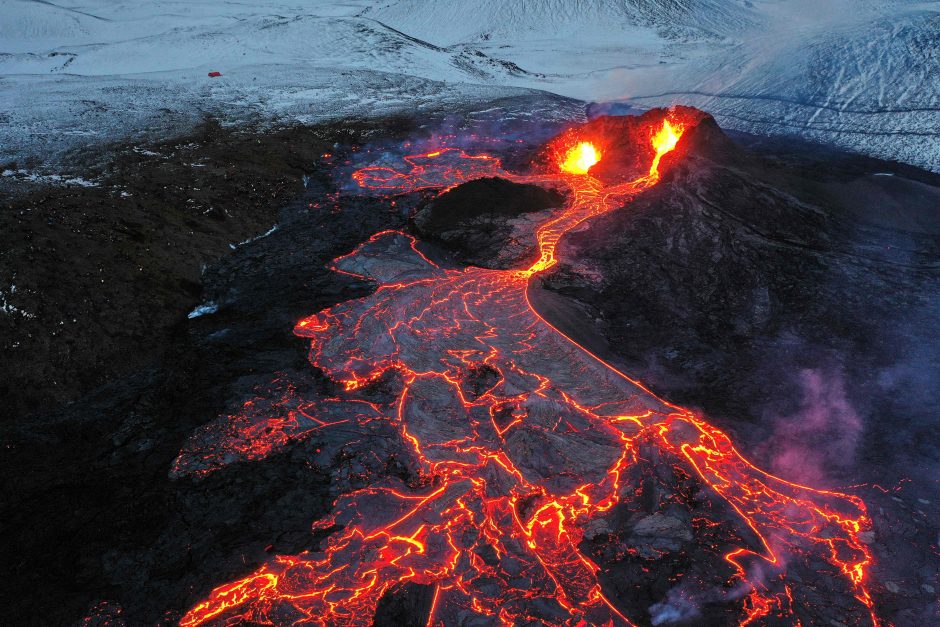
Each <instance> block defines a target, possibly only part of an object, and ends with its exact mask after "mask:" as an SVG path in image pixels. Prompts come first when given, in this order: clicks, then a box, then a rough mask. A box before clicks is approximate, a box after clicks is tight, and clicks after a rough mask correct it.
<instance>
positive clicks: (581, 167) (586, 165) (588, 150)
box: [559, 142, 601, 174]
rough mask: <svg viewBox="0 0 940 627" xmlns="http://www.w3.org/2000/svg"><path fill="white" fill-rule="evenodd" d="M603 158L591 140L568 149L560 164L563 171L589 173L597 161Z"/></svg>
mask: <svg viewBox="0 0 940 627" xmlns="http://www.w3.org/2000/svg"><path fill="white" fill-rule="evenodd" d="M600 160H601V156H600V154H598V152H597V149H596V148H595V147H594V144H592V143H591V142H581V143H580V144H578V145H577V146H575V147H574V148H572V149H571V150H569V151H568V153H567V154H566V155H565V158H564V160H563V161H562V162H561V164H560V166H559V167H560V169H561V171H562V172H567V173H569V174H587V171H588V170H590V169H591V166H593V165H594V164H595V163H597V162H598V161H600Z"/></svg>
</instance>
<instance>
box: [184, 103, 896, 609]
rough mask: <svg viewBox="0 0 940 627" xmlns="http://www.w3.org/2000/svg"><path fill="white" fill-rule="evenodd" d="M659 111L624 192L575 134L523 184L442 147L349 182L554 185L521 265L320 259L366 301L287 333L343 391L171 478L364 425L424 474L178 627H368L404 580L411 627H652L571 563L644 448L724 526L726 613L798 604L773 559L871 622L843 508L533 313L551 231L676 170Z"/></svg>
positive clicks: (204, 453)
mask: <svg viewBox="0 0 940 627" xmlns="http://www.w3.org/2000/svg"><path fill="white" fill-rule="evenodd" d="M664 116H665V117H664ZM664 116H661V117H660V118H659V120H657V122H656V125H655V126H652V125H651V126H650V127H649V128H648V129H647V130H646V135H645V137H646V138H647V139H646V141H647V142H648V143H649V145H648V146H644V147H643V148H644V151H645V152H643V154H644V155H645V154H649V155H650V156H651V157H652V159H651V160H649V159H647V161H646V163H647V164H648V168H649V169H648V170H643V171H641V172H640V173H639V174H638V175H637V176H635V177H633V178H632V179H631V180H625V181H619V182H609V181H608V182H604V181H602V180H601V179H600V178H598V177H594V176H592V174H591V170H592V166H593V165H594V164H595V163H598V162H600V163H603V161H604V159H605V158H609V157H611V156H612V155H611V154H610V151H611V150H613V148H612V147H605V146H604V145H603V142H599V145H598V146H595V145H594V144H591V145H590V148H585V147H584V146H582V145H581V144H582V143H584V142H583V141H582V142H581V143H577V144H572V143H571V141H572V140H571V137H573V135H571V134H569V135H568V136H565V137H563V138H561V139H560V140H559V142H561V143H558V144H557V145H556V147H555V149H556V152H558V158H557V160H555V161H554V163H553V164H552V165H553V167H551V168H543V171H542V172H540V173H535V174H527V175H518V174H512V173H509V172H506V171H503V169H502V167H501V165H500V162H499V161H498V160H497V159H495V158H493V157H489V156H486V155H471V154H467V153H464V152H462V151H459V150H457V149H446V148H445V149H442V150H440V151H436V152H433V153H427V154H423V155H414V156H411V157H408V158H407V159H406V160H405V162H404V163H403V164H402V165H401V167H400V168H387V167H378V166H376V167H371V168H366V169H364V170H360V171H358V172H356V174H355V180H356V181H357V182H358V183H359V185H360V186H362V187H364V188H367V189H371V190H372V193H382V194H387V195H389V196H392V195H394V194H398V193H401V192H407V191H413V190H415V189H419V188H442V187H450V186H453V185H456V184H459V183H461V182H463V181H465V180H469V179H472V178H478V177H481V176H502V177H504V178H507V179H510V180H513V181H516V182H525V183H535V184H543V185H554V186H563V187H565V188H567V189H568V190H569V194H568V201H567V204H566V206H565V207H564V208H563V209H561V210H558V211H557V212H556V214H555V215H553V216H550V217H548V218H546V219H545V220H544V221H543V222H542V223H541V224H540V225H539V226H538V230H537V233H536V235H537V237H536V239H537V242H538V253H539V255H538V258H537V259H534V260H533V261H532V263H531V264H530V265H528V266H527V267H522V268H518V269H515V270H493V269H487V268H480V267H444V266H442V265H438V264H437V263H435V262H434V261H432V260H431V259H429V258H428V256H426V255H425V254H423V253H422V252H421V245H420V242H418V241H416V240H415V239H414V238H413V237H411V236H409V235H407V234H405V233H402V232H398V231H389V232H382V233H377V234H376V235H374V236H373V237H372V238H371V239H370V240H369V241H367V242H365V243H363V244H362V245H360V246H359V247H358V248H357V249H356V250H354V251H352V252H350V253H349V254H347V255H345V256H343V257H341V258H339V259H337V260H335V261H334V269H335V270H336V271H338V272H344V273H348V274H352V275H355V276H358V277H364V278H367V279H369V280H372V281H374V282H375V283H376V285H377V289H376V290H375V292H374V293H373V294H371V295H369V296H367V297H365V298H361V299H358V300H353V301H348V302H344V303H340V304H338V305H336V306H334V307H331V308H329V309H327V310H325V311H322V312H319V313H317V314H315V315H312V316H310V317H308V318H305V319H303V320H301V321H299V322H298V323H297V325H296V327H295V333H296V334H297V335H298V336H301V337H304V338H308V339H309V340H310V346H311V348H310V361H311V362H312V363H313V364H314V365H315V366H317V367H318V368H320V369H322V370H323V371H324V372H325V373H327V375H328V376H329V377H330V378H331V379H332V380H333V381H335V382H337V383H338V384H340V385H341V387H342V388H343V390H344V391H343V392H342V393H340V394H337V396H336V397H335V398H323V399H315V400H310V401H305V402H298V401H294V402H292V403H288V405H289V407H288V409H286V410H284V411H283V412H281V414H280V415H279V417H277V418H275V417H272V416H266V415H264V412H259V411H258V410H257V409H252V408H250V407H246V409H245V411H244V412H243V413H242V414H241V415H239V416H234V417H228V418H226V419H224V420H223V421H222V423H219V422H217V423H214V425H215V426H212V425H210V426H209V427H207V428H206V430H204V431H203V432H201V433H200V434H198V436H194V439H193V441H192V442H191V443H190V444H189V445H187V448H186V449H184V451H183V452H182V453H181V454H180V457H179V458H178V459H177V461H176V466H175V468H174V473H175V474H177V475H185V474H199V473H205V472H210V471H211V470H213V469H214V468H216V467H218V466H219V465H222V464H224V463H230V462H231V461H244V460H258V459H261V458H263V457H264V456H265V455H267V454H269V453H270V451H272V450H275V449H277V448H279V447H284V446H288V445H289V444H290V443H291V442H293V441H297V440H298V439H301V438H305V437H309V436H311V435H312V434H314V433H320V434H322V433H324V432H327V431H328V430H331V429H332V430H336V429H341V430H346V432H348V433H349V434H363V433H367V432H369V431H370V430H375V429H377V428H380V427H381V428H386V429H390V430H391V432H392V433H393V435H395V437H397V438H399V439H400V440H399V441H400V443H401V446H402V447H404V448H405V449H406V451H407V453H406V454H407V455H409V456H410V458H411V459H412V460H413V462H414V464H415V465H416V467H417V468H418V469H419V474H420V480H418V481H410V482H408V483H406V482H405V481H403V480H400V479H397V478H388V477H385V478H382V479H377V480H375V481H373V482H372V483H371V484H370V485H368V486H367V487H365V488H361V489H358V490H354V491H352V492H351V493H348V494H345V495H342V496H340V497H339V498H338V499H337V500H336V502H335V504H334V508H333V511H332V513H331V515H330V516H329V517H328V518H327V519H326V520H321V521H318V522H316V523H315V525H316V527H318V528H322V529H327V528H333V527H334V526H336V528H338V529H339V531H335V532H334V533H332V535H330V536H329V537H328V539H327V541H326V543H325V546H324V547H323V548H322V550H321V551H319V552H304V553H300V554H296V555H280V556H277V557H274V558H273V559H272V560H271V561H270V562H269V563H267V564H266V565H264V566H263V567H261V568H260V569H259V570H257V571H256V572H254V573H251V574H249V575H247V576H245V577H244V578H242V579H239V580H237V581H233V582H230V583H225V584H223V585H220V586H218V587H217V588H216V589H215V590H213V591H212V592H211V594H209V595H208V597H207V598H205V599H204V600H203V601H202V602H200V603H198V604H197V605H195V606H194V607H192V608H191V609H190V610H189V611H188V613H186V615H185V616H184V617H183V618H182V621H181V624H183V625H188V626H189V625H206V624H208V625H233V624H238V623H241V622H252V623H256V624H271V625H287V624H290V625H296V624H324V625H368V624H371V623H372V621H373V616H374V615H375V613H376V608H377V605H378V604H379V601H380V599H382V597H383V596H384V595H386V594H387V593H389V592H393V591H395V590H397V589H399V588H400V586H401V585H402V584H404V583H408V582H411V583H414V584H421V585H426V586H430V587H432V589H433V601H432V603H431V609H430V614H429V616H428V617H427V624H428V625H458V624H460V625H470V624H472V625H483V624H505V625H520V624H549V625H583V624H617V625H619V624H634V622H635V621H638V620H639V621H640V622H647V623H648V622H649V619H648V618H642V617H639V618H638V617H636V616H632V617H631V616H629V615H628V613H629V612H627V611H626V610H625V609H624V606H623V604H622V603H620V602H619V601H618V597H617V595H615V594H611V593H610V592H609V591H607V589H606V588H605V586H604V585H603V583H602V579H603V577H602V570H603V569H602V566H601V565H600V564H599V563H598V562H597V561H595V560H594V559H592V557H591V556H590V555H589V553H588V552H587V551H586V550H584V546H585V531H584V530H585V529H586V528H587V527H589V526H590V525H592V524H594V521H596V520H598V519H601V518H603V517H604V516H606V515H609V514H610V513H611V512H612V511H614V510H615V509H616V508H617V507H619V506H622V505H624V504H626V503H629V502H630V501H631V500H632V499H636V498H639V496H638V495H639V492H640V490H639V487H638V485H637V484H636V481H635V474H634V470H635V469H636V468H637V467H638V465H639V464H641V463H645V462H648V461H649V460H648V457H649V456H648V455H646V454H645V453H643V451H644V450H648V449H655V450H656V451H657V453H656V454H657V456H658V457H657V459H658V460H659V462H658V463H661V464H668V465H670V466H672V467H675V468H676V472H680V473H686V475H687V476H689V477H692V478H694V479H695V480H696V481H698V482H700V484H701V485H702V486H704V489H705V490H706V491H708V492H709V494H710V498H713V499H715V501H717V502H720V503H722V504H723V506H724V507H725V508H726V509H728V511H730V512H731V514H732V516H733V517H734V519H735V521H736V522H735V524H736V525H737V526H738V527H739V528H740V533H739V534H738V535H737V536H735V537H736V538H737V540H736V542H729V543H727V544H725V545H722V546H718V547H716V548H715V549H714V550H715V555H716V560H717V563H718V564H720V565H721V566H720V567H718V566H716V570H717V571H718V572H726V573H727V576H726V577H724V578H725V582H724V589H725V590H726V591H728V592H727V597H728V598H729V599H733V600H734V602H735V604H736V605H735V607H736V609H735V610H734V612H735V613H734V619H733V620H734V622H737V623H740V624H748V623H755V624H763V623H766V622H772V621H783V623H784V624H787V623H789V624H794V623H798V622H799V621H798V619H797V618H796V616H797V615H798V612H796V610H797V609H798V606H799V604H800V603H802V602H803V601H802V600H801V599H802V598H803V597H801V596H800V594H799V588H800V582H799V581H796V580H790V579H789V578H788V574H787V567H786V562H787V561H788V560H795V559H802V558H803V557H805V556H807V555H811V556H814V558H815V559H817V560H818V561H819V562H820V563H824V564H826V565H827V567H828V568H829V569H831V571H832V573H834V575H833V576H834V577H836V578H839V579H840V580H841V581H842V582H843V584H844V591H845V595H846V596H847V598H848V601H847V603H848V604H850V605H851V604H854V606H855V608H856V609H855V614H854V616H855V617H856V618H857V619H858V622H860V623H868V624H878V619H877V617H876V616H875V613H874V610H873V603H872V601H871V598H870V595H869V592H868V590H867V587H866V570H867V567H868V565H869V564H870V561H871V555H870V552H869V550H868V548H867V547H866V545H865V544H864V543H862V542H861V541H860V539H859V535H860V533H862V532H865V531H868V530H869V528H870V522H869V520H868V517H867V515H866V512H865V507H864V504H863V503H862V501H861V500H860V499H858V498H856V497H854V496H851V495H846V494H840V493H835V492H828V491H823V490H817V489H812V488H809V487H805V486H801V485H796V484H793V483H789V482H787V481H785V480H783V479H780V478H776V477H774V476H771V475H769V474H767V473H765V472H763V471H761V470H759V469H758V468H756V467H754V466H753V465H752V464H751V463H749V462H748V461H747V460H746V459H745V458H744V457H742V455H741V454H740V453H739V452H738V451H737V450H736V449H735V447H734V446H733V445H732V443H731V441H730V440H729V438H728V437H727V436H726V435H725V434H724V433H722V432H721V431H719V430H717V429H716V428H714V427H712V426H711V425H709V424H708V423H707V422H705V421H704V420H703V419H702V418H701V417H700V416H697V415H696V414H694V413H692V412H690V411H688V410H685V409H683V408H680V407H677V406H674V405H672V404H670V403H668V402H665V401H663V400H661V399H659V398H657V397H656V396H655V395H654V394H652V393H651V392H650V391H649V390H647V389H646V388H644V387H643V386H642V385H641V384H640V383H638V382H636V381H633V380H631V379H630V378H628V377H627V376H626V375H624V374H622V373H621V372H619V371H618V370H616V369H615V368H613V367H612V366H610V365H609V364H607V363H605V362H604V361H602V360H601V359H599V358H598V357H596V356H594V355H593V354H592V353H590V352H589V351H588V350H586V349H585V348H583V347H582V346H580V345H579V344H577V343H576V342H574V341H573V340H572V339H570V338H568V337H567V336H565V335H564V334H563V333H561V332H560V331H559V330H557V329H556V328H555V327H553V326H552V324H551V323H549V322H548V321H546V320H545V319H544V318H543V317H542V316H541V315H539V313H538V312H537V311H536V310H535V308H534V307H533V306H532V304H531V302H530V299H529V294H530V292H529V290H530V282H531V281H532V280H533V275H535V274H537V273H539V272H541V271H543V270H546V269H547V268H550V267H551V266H553V265H554V264H555V263H556V259H555V250H556V244H557V243H558V241H559V238H561V236H562V235H563V234H564V233H566V232H567V231H569V230H570V229H572V228H574V227H576V226H577V225H578V224H579V223H580V222H582V221H584V220H586V219H589V218H590V217H592V216H595V215H598V214H601V213H604V212H607V211H611V210H615V209H617V210H621V209H619V208H622V207H625V206H626V207H627V209H623V210H628V207H629V201H630V199H631V197H633V196H634V195H636V194H638V193H639V192H642V191H643V190H644V189H646V188H648V187H649V186H652V185H655V184H656V183H657V182H658V181H659V178H660V173H659V164H660V158H661V157H663V155H665V154H666V153H669V152H670V151H672V150H673V149H675V148H676V146H677V144H678V145H679V149H678V150H677V152H676V155H678V157H680V158H681V154H680V153H681V148H682V144H681V143H680V138H681V136H682V134H683V132H684V131H687V130H688V129H689V128H691V126H692V125H694V123H695V120H693V119H691V118H689V119H686V118H683V116H682V115H681V114H680V113H677V112H671V113H669V114H668V115H665V114H664ZM579 139H582V140H583V139H584V138H583V137H581V138H579ZM588 139H590V138H588ZM571 151H577V153H576V154H573V153H572V152H571ZM644 158H646V157H644ZM389 376H394V377H395V378H396V381H398V387H397V388H396V392H395V395H394V400H393V401H392V402H388V403H382V402H374V401H370V400H368V399H366V398H365V397H363V396H362V395H361V392H362V391H363V390H364V389H365V388H368V387H369V385H371V384H372V383H373V382H375V381H378V380H379V379H381V378H383V377H389ZM226 422H227V423H228V424H227V425H226V424H223V423H226ZM232 424H235V425H237V429H234V430H233V429H232V428H231V425H232ZM220 425H221V426H220ZM345 437H350V438H352V437H359V436H358V435H348V436H345ZM704 524H706V525H707V524H710V523H709V521H707V520H706V521H704ZM714 524H717V523H714ZM722 569H724V571H722ZM731 591H734V595H732V594H731Z"/></svg>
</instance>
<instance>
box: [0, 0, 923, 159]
mask: <svg viewBox="0 0 940 627" xmlns="http://www.w3.org/2000/svg"><path fill="white" fill-rule="evenodd" d="M0 16H2V18H0V164H3V163H5V162H9V161H13V160H16V161H17V162H18V166H19V167H22V163H19V162H22V161H24V160H27V158H28V157H33V158H34V159H35V160H36V161H37V163H38V164H41V163H43V162H50V161H54V160H55V159H57V158H59V157H61V156H62V154H63V151H65V150H67V149H70V148H75V147H80V146H84V145H88V144H95V143H98V142H102V141H110V140H113V139H118V138H125V137H134V136H140V135H147V134H151V135H161V134H168V133H172V132H174V131H178V130H182V129H184V128H186V127H188V126H189V125H191V124H192V123H194V122H195V121H197V120H199V119H200V118H201V117H202V116H203V115H204V114H206V113H213V114H215V115H217V116H220V117H221V118H222V119H223V120H225V121H228V122H231V123H238V122H242V121H248V120H251V121H262V122H263V121H270V120H280V121H287V120H297V121H303V122H311V121H316V120H322V119H327V118H333V117H340V116H350V115H353V116H368V115H378V114H385V113H391V112H395V111H400V110H406V111H420V110H424V109H434V110H438V109H443V108H446V107H448V106H454V105H458V104H465V103H467V102H485V101H487V100H491V99H494V98H498V97H500V96H503V95H511V94H518V93H524V92H526V91H528V90H546V91H550V92H554V93H557V94H561V95H564V96H570V97H573V98H577V99H581V100H586V101H611V100H618V101H629V102H631V103H633V104H636V105H638V106H643V107H648V106H656V105H668V104H671V103H674V102H680V103H685V104H692V105H695V106H699V107H701V108H703V109H706V110H708V111H711V112H712V113H714V114H715V115H716V117H717V118H718V120H719V122H720V123H721V124H722V125H724V126H726V127H728V128H735V129H739V130H745V131H751V132H757V133H765V134H799V135H803V136H805V137H808V138H812V139H817V140H820V141H825V142H827V143H833V144H837V145H839V146H843V147H847V148H850V149H854V150H858V151H860V152H864V153H867V154H871V155H875V156H879V157H886V158H894V159H898V160H901V161H906V162H909V163H914V164H917V165H920V166H923V167H927V168H930V169H933V170H936V171H940V141H938V139H940V138H938V134H940V2H918V1H916V0H697V1H692V0H580V1H574V0H527V1H525V2H522V1H515V0H384V1H380V0H318V1H308V2H303V1H301V0H294V1H291V0H259V1H256V2H250V3H243V2H235V1H232V0H149V1H144V0H137V1H132V0H121V1H115V0H60V1H57V2H54V3H53V2H46V1H43V0H0ZM212 71H219V72H221V73H222V76H221V77H217V78H211V77H209V76H208V74H209V72H212Z"/></svg>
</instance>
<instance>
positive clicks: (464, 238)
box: [414, 177, 565, 269]
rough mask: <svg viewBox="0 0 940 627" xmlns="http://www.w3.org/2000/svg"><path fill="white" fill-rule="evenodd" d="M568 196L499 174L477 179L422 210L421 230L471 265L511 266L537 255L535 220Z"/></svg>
mask: <svg viewBox="0 0 940 627" xmlns="http://www.w3.org/2000/svg"><path fill="white" fill-rule="evenodd" d="M564 201H565V197H564V195H563V194H562V193H561V192H559V191H556V190H553V189H546V188H544V187H540V186H538V185H527V184H521V183H513V182H512V181H507V180H506V179H502V178H498V177H488V178H481V179H476V180H473V181H469V182H467V183H464V184H463V185H459V186H457V187H455V188H454V189H452V190H450V191H447V192H445V193H444V194H441V195H440V196H438V197H437V198H436V199H434V200H433V201H432V202H431V203H430V204H429V205H427V206H426V207H424V208H423V209H421V210H420V211H418V213H417V214H416V215H415V217H414V224H415V227H416V228H417V230H418V233H419V234H420V235H421V236H422V237H424V238H426V239H429V240H432V241H435V242H437V243H439V244H441V245H443V246H444V247H445V248H448V249H450V250H452V251H454V252H456V253H457V255H458V257H459V258H460V259H461V260H462V261H464V262H466V263H469V264H472V265H476V266H482V267H485V268H497V269H506V268H512V267H516V266H519V265H521V262H522V261H524V260H532V259H533V258H534V257H538V253H537V252H536V241H535V235H534V234H535V229H534V228H533V225H535V224H538V223H539V222H540V221H541V220H544V218H545V213H544V212H546V211H547V210H549V209H553V208H557V207H560V206H562V205H563V204H564Z"/></svg>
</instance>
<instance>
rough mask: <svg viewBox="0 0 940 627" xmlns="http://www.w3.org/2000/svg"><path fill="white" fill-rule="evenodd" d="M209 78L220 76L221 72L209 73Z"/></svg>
mask: <svg viewBox="0 0 940 627" xmlns="http://www.w3.org/2000/svg"><path fill="white" fill-rule="evenodd" d="M209 76H211V77H212V78H215V77H216V76H222V72H209Z"/></svg>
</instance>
